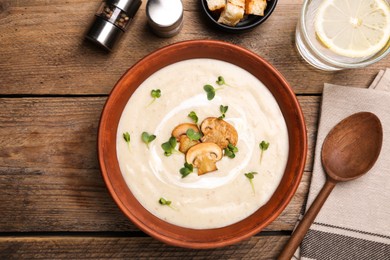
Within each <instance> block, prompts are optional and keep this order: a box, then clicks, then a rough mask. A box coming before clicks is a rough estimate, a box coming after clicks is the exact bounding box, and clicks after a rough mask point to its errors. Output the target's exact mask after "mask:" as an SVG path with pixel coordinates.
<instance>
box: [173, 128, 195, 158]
mask: <svg viewBox="0 0 390 260" xmlns="http://www.w3.org/2000/svg"><path fill="white" fill-rule="evenodd" d="M188 129H193V130H194V131H195V132H197V133H199V128H198V126H197V125H196V124H191V123H183V124H180V125H178V126H176V127H175V128H174V129H173V130H172V136H173V137H175V138H176V140H177V141H178V142H179V143H180V144H179V151H180V152H182V153H186V152H187V151H188V149H190V147H192V146H194V145H196V144H198V143H200V141H198V140H191V139H190V138H189V137H188V136H187V135H186V133H187V130H188Z"/></svg>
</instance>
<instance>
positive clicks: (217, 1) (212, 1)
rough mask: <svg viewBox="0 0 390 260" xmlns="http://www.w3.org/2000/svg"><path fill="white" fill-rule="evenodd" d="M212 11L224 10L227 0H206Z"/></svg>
mask: <svg viewBox="0 0 390 260" xmlns="http://www.w3.org/2000/svg"><path fill="white" fill-rule="evenodd" d="M206 2H207V7H208V8H209V10H210V11H218V10H222V9H224V8H225V6H226V0H206Z"/></svg>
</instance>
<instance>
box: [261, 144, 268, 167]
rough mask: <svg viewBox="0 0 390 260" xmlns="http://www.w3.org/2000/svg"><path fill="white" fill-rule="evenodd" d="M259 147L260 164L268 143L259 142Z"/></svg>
mask: <svg viewBox="0 0 390 260" xmlns="http://www.w3.org/2000/svg"><path fill="white" fill-rule="evenodd" d="M259 147H260V163H261V161H262V160H263V152H264V151H266V150H267V149H268V147H269V142H266V141H264V140H263V141H261V143H260V144H259Z"/></svg>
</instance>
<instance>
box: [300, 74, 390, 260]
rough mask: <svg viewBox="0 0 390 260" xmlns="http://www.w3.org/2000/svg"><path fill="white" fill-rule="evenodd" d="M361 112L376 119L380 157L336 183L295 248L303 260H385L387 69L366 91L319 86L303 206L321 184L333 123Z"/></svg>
mask: <svg viewBox="0 0 390 260" xmlns="http://www.w3.org/2000/svg"><path fill="white" fill-rule="evenodd" d="M361 111H368V112H372V113H374V114H376V115H377V116H378V117H379V119H380V120H381V123H382V126H383V133H384V136H383V145H382V150H381V154H380V155H379V158H378V161H377V162H376V164H375V165H374V167H373V168H372V169H371V170H370V171H369V173H368V174H366V175H364V176H363V177H360V178H358V179H356V180H353V181H350V182H345V183H339V184H337V185H336V187H335V188H334V190H333V192H332V193H331V194H330V196H329V198H328V200H327V201H326V202H325V204H324V206H323V208H322V209H321V211H320V213H319V214H318V216H317V218H316V219H315V221H314V223H313V225H312V226H311V228H310V229H309V231H308V233H307V234H306V236H305V238H304V240H303V242H302V244H301V249H300V254H301V259H303V260H307V259H317V260H321V259H327V260H329V259H351V260H352V259H353V260H358V259H364V260H366V259H375V260H379V259H390V70H389V69H387V70H386V71H382V72H380V73H379V74H378V76H377V78H376V79H375V80H374V82H373V84H372V85H371V86H370V89H364V88H353V87H343V86H337V85H330V84H325V86H324V91H323V98H322V106H321V115H320V121H319V128H318V135H317V143H316V149H315V158H314V167H313V176H312V180H311V184H310V191H309V195H308V200H307V208H308V207H309V206H310V205H311V203H312V202H313V200H314V199H315V197H316V195H317V194H318V193H319V191H320V189H321V188H322V186H323V184H324V183H325V173H324V170H323V168H322V164H321V158H320V155H321V148H322V143H323V140H324V139H325V137H326V135H327V134H328V133H329V131H330V130H331V129H332V128H333V126H335V125H336V124H337V123H338V122H340V121H341V120H342V119H344V118H345V117H347V116H350V115H352V114H354V113H356V112H361ZM369 134H370V133H367V135H369ZM361 149H364V147H362V148H361Z"/></svg>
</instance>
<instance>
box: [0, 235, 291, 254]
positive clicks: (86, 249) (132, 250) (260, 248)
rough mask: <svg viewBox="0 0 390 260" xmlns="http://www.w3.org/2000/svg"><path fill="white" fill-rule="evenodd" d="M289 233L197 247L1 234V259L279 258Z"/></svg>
mask: <svg viewBox="0 0 390 260" xmlns="http://www.w3.org/2000/svg"><path fill="white" fill-rule="evenodd" d="M287 240H288V236H255V237H252V238H251V239H248V240H246V241H243V242H241V243H238V244H236V245H232V246H227V247H224V248H217V249H207V250H193V249H186V248H177V247H172V246H168V245H165V244H163V243H160V242H159V241H156V240H154V239H153V238H150V237H135V238H130V237H119V238H116V237H1V238H0V258H1V259H21V258H23V259H33V258H34V259H36V258H45V259H65V258H66V259H87V258H88V259H97V258H99V259H102V258H110V259H114V258H116V259H118V258H121V259H155V258H158V259H192V258H196V259H276V257H277V256H278V254H279V253H280V252H281V250H282V248H283V246H284V245H285V243H286V242H287Z"/></svg>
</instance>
